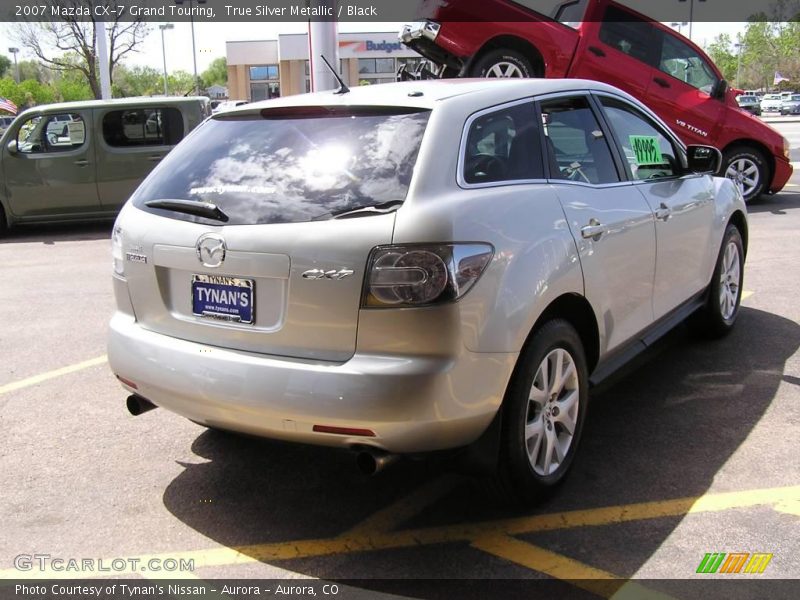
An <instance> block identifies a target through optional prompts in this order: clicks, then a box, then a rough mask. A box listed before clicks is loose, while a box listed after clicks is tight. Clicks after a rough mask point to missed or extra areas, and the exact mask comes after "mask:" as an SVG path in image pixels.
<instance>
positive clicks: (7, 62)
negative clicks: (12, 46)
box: [0, 54, 11, 77]
mask: <svg viewBox="0 0 800 600" xmlns="http://www.w3.org/2000/svg"><path fill="white" fill-rule="evenodd" d="M6 72H8V73H9V74H11V59H10V58H8V57H7V56H4V55H2V54H0V77H3V76H4V75H5V74H6Z"/></svg>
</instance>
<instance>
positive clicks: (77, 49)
mask: <svg viewBox="0 0 800 600" xmlns="http://www.w3.org/2000/svg"><path fill="white" fill-rule="evenodd" d="M41 3H42V4H46V5H48V6H55V5H58V6H62V7H63V6H67V7H75V8H77V9H83V10H84V11H88V13H89V14H90V15H91V16H89V17H60V18H59V19H58V20H54V21H52V22H25V23H21V24H19V25H18V26H17V34H18V39H19V41H20V43H21V44H22V45H23V46H25V47H26V48H28V49H29V50H31V51H32V52H33V53H34V54H35V55H36V56H37V57H38V58H39V60H40V61H42V62H43V63H44V64H46V65H47V66H48V67H49V68H50V69H51V70H53V71H58V72H66V71H78V72H80V73H82V74H83V75H84V76H85V78H86V80H87V82H88V84H89V87H90V88H91V90H92V93H93V94H94V97H95V98H100V97H101V90H100V73H99V62H98V55H97V36H98V35H99V33H100V25H99V23H98V21H96V19H95V16H94V15H95V12H96V11H95V10H94V9H93V8H94V7H95V6H105V7H107V8H108V9H109V14H111V15H116V17H115V18H114V20H111V21H108V23H107V28H108V52H109V68H110V76H111V77H112V78H113V73H114V67H116V65H117V64H119V62H120V60H121V59H122V58H123V57H124V56H125V55H127V54H129V53H131V52H136V51H137V49H138V46H139V45H140V44H141V43H142V41H143V40H144V37H145V36H146V35H147V31H148V27H147V25H146V24H145V23H144V21H143V20H142V18H137V19H135V20H133V21H127V22H125V21H121V20H120V19H121V18H122V16H123V14H126V12H125V11H124V10H119V8H120V3H119V0H42V2H41ZM126 8H127V7H126ZM112 11H113V12H112ZM50 48H54V49H56V50H57V53H55V54H53V53H51V52H50V51H49V49H50ZM65 54H66V55H75V56H77V57H79V60H77V61H75V60H65V58H64V55H65Z"/></svg>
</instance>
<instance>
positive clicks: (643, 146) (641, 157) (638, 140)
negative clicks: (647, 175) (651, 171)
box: [628, 135, 664, 167]
mask: <svg viewBox="0 0 800 600" xmlns="http://www.w3.org/2000/svg"><path fill="white" fill-rule="evenodd" d="M628 139H629V140H630V142H631V148H633V153H634V155H635V156H636V163H637V164H638V165H639V166H640V167H644V166H647V165H663V164H664V158H663V157H662V156H661V148H660V146H659V144H658V136H655V135H631V136H628Z"/></svg>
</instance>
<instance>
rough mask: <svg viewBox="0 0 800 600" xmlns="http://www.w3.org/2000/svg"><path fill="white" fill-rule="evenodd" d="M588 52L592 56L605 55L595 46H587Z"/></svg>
mask: <svg viewBox="0 0 800 600" xmlns="http://www.w3.org/2000/svg"><path fill="white" fill-rule="evenodd" d="M589 52H591V53H592V54H594V55H595V56H605V55H606V53H605V52H603V51H602V50H601V49H600V48H598V47H597V46H589Z"/></svg>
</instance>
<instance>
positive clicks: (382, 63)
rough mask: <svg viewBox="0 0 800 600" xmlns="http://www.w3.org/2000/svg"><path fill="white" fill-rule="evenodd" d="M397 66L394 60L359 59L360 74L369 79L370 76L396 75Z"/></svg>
mask: <svg viewBox="0 0 800 600" xmlns="http://www.w3.org/2000/svg"><path fill="white" fill-rule="evenodd" d="M394 72H395V64H394V59H393V58H359V59H358V73H359V75H360V76H362V77H364V78H366V79H369V76H370V75H377V74H382V75H385V74H387V73H392V74H394Z"/></svg>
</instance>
